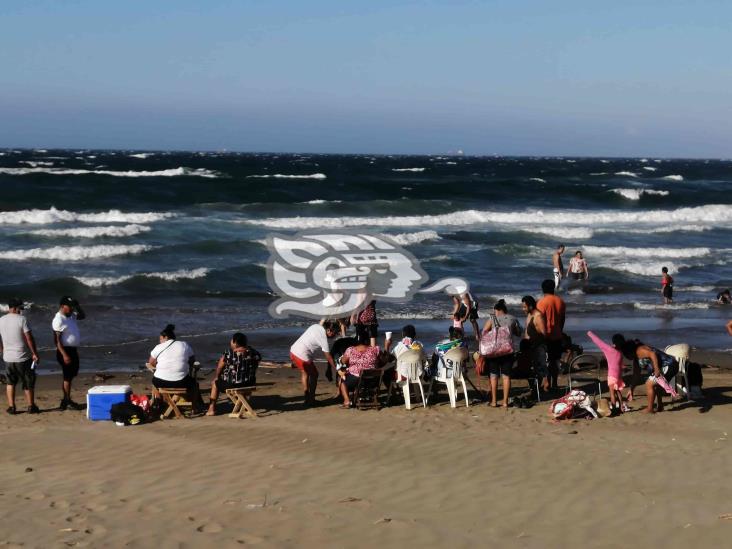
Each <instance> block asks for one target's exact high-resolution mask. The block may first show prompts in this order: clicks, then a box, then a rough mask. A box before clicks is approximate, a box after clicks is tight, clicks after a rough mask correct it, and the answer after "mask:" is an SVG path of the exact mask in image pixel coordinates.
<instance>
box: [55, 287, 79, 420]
mask: <svg viewBox="0 0 732 549" xmlns="http://www.w3.org/2000/svg"><path fill="white" fill-rule="evenodd" d="M85 318H86V313H84V310H83V309H82V308H81V305H79V302H78V301H76V300H75V299H73V298H71V297H69V296H64V297H62V298H61V302H60V303H59V309H58V312H57V313H56V316H55V317H53V322H51V327H52V328H53V336H54V340H55V342H56V360H57V361H58V363H59V365H60V366H61V371H62V373H63V385H62V390H63V398H62V399H61V404H60V405H59V408H61V410H66V408H71V409H73V410H81V408H82V406H81V405H80V404H77V403H76V402H74V401H73V400H71V382H72V381H73V380H74V378H75V377H76V376H77V374H78V373H79V344H80V343H81V333H80V332H79V325H78V324H77V323H76V321H77V320H84V319H85Z"/></svg>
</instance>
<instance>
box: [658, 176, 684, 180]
mask: <svg viewBox="0 0 732 549" xmlns="http://www.w3.org/2000/svg"><path fill="white" fill-rule="evenodd" d="M661 179H665V180H666V181H683V180H684V176H683V175H666V176H664V177H662V178H661Z"/></svg>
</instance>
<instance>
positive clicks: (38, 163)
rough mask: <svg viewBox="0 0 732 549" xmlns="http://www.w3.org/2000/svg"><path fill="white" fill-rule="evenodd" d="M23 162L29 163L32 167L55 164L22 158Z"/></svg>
mask: <svg viewBox="0 0 732 549" xmlns="http://www.w3.org/2000/svg"><path fill="white" fill-rule="evenodd" d="M20 163H21V164H28V165H29V166H30V167H31V168H37V167H38V166H53V162H41V161H40V160H38V161H33V160H21V161H20Z"/></svg>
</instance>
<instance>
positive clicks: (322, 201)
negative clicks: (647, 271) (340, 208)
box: [300, 198, 343, 204]
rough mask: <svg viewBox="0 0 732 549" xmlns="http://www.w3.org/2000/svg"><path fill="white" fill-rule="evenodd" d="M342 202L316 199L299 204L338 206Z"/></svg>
mask: <svg viewBox="0 0 732 549" xmlns="http://www.w3.org/2000/svg"><path fill="white" fill-rule="evenodd" d="M342 202H343V201H342V200H323V199H320V198H316V199H315V200H308V201H307V202H300V204H340V203H342Z"/></svg>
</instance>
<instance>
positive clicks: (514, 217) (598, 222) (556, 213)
mask: <svg viewBox="0 0 732 549" xmlns="http://www.w3.org/2000/svg"><path fill="white" fill-rule="evenodd" d="M237 222H239V223H245V224H250V225H260V226H265V227H273V228H278V229H309V228H314V229H315V228H318V229H320V228H335V229H338V228H341V227H420V226H424V227H448V226H469V225H491V224H496V225H502V226H504V225H516V226H517V228H518V229H522V228H523V227H524V226H527V225H528V226H531V227H546V226H548V225H560V226H562V227H565V226H570V227H571V226H584V227H591V228H593V229H594V228H597V227H603V226H605V227H612V228H614V229H617V230H618V231H620V230H621V229H620V228H619V226H621V225H630V226H631V227H633V228H635V227H637V226H644V227H651V228H653V226H654V225H661V226H673V225H675V224H677V225H678V228H679V229H682V227H681V224H688V223H692V224H693V223H699V222H703V223H709V224H717V225H718V226H719V225H724V226H732V209H730V207H729V206H728V205H726V204H708V205H705V206H695V207H690V208H678V209H675V210H632V211H617V210H599V211H594V212H593V211H585V210H533V211H529V210H525V211H510V212H505V211H490V210H461V211H455V212H451V213H445V214H437V215H407V216H384V217H358V216H346V217H336V216H333V217H270V218H265V219H245V220H239V221H237Z"/></svg>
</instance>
